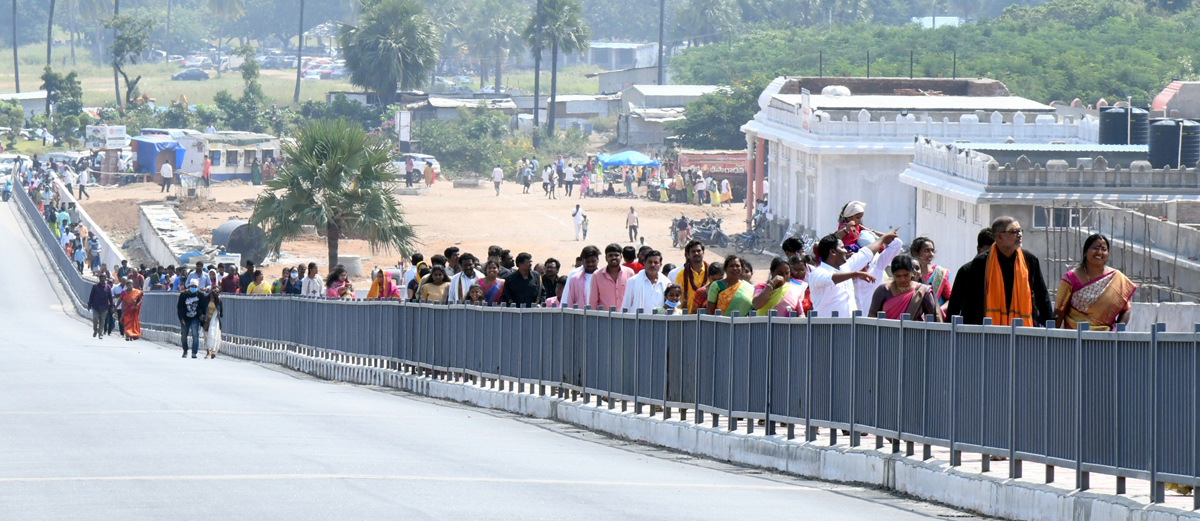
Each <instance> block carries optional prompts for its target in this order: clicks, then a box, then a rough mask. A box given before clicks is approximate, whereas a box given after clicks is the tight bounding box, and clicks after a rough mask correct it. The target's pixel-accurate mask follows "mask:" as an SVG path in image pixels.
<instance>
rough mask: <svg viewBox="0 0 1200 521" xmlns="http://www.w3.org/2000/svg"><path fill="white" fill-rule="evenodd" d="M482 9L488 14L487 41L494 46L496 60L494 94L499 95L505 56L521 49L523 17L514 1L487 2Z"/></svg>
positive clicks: (498, 0)
mask: <svg viewBox="0 0 1200 521" xmlns="http://www.w3.org/2000/svg"><path fill="white" fill-rule="evenodd" d="M482 8H483V11H484V12H485V13H487V14H488V17H487V20H488V22H487V36H488V40H489V41H490V42H491V43H492V44H493V45H494V46H495V47H494V49H493V51H492V53H493V55H494V56H493V58H495V60H496V78H495V80H496V92H497V93H499V92H500V89H501V87H502V83H501V72H502V69H503V67H504V57H505V54H506V53H507V52H511V51H513V50H515V49H519V48H520V47H521V22H522V21H523V19H524V17H523V16H522V15H521V12H520V7H519V4H518V2H517V1H515V0H487V1H485V2H484V3H483V4H482Z"/></svg>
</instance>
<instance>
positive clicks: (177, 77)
mask: <svg viewBox="0 0 1200 521" xmlns="http://www.w3.org/2000/svg"><path fill="white" fill-rule="evenodd" d="M207 79H208V73H207V72H204V71H202V70H200V69H186V70H184V71H182V72H177V73H175V74H172V75H171V81H204V80H207Z"/></svg>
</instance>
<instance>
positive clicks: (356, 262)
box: [337, 255, 363, 277]
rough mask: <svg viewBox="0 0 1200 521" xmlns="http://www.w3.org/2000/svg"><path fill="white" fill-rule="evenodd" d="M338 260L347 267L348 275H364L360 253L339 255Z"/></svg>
mask: <svg viewBox="0 0 1200 521" xmlns="http://www.w3.org/2000/svg"><path fill="white" fill-rule="evenodd" d="M337 260H338V264H341V265H342V266H344V267H345V268H346V274H347V275H349V276H351V277H361V276H362V274H363V270H362V258H361V257H359V256H358V255H338V258H337Z"/></svg>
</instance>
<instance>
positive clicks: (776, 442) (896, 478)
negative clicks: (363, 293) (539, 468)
mask: <svg viewBox="0 0 1200 521" xmlns="http://www.w3.org/2000/svg"><path fill="white" fill-rule="evenodd" d="M143 335H144V338H146V339H147V340H151V341H156V342H166V343H169V344H171V345H172V346H178V342H179V335H178V333H174V332H165V331H155V330H143ZM255 343H256V344H259V345H247V344H240V343H233V342H223V343H222V346H223V347H222V353H223V356H232V357H235V358H241V359H245V360H250V361H254V362H262V363H273V364H279V365H282V366H284V367H287V368H290V369H293V370H296V371H301V372H304V373H307V374H310V375H313V376H316V377H318V378H324V379H328V380H335V381H339V382H346V383H353V384H361V385H374V386H381V387H388V388H394V389H399V390H402V391H406V392H411V393H415V394H420V395H424V396H429V397H433V398H439V399H445V400H451V401H455V402H459V403H467V404H472V405H476V406H479V407H485V408H489V409H497V410H503V411H508V412H512V413H517V414H522V415H526V416H533V417H536V418H546V419H552V420H557V421H562V422H566V423H570V424H574V425H578V426H580V427H583V428H587V429H591V430H594V431H599V432H604V433H608V434H612V435H614V436H619V437H622V438H626V439H630V440H633V441H638V442H642V443H649V444H651V445H656V446H660V447H666V448H669V449H675V450H680V451H683V452H687V453H690V454H696V455H701V456H707V457H710V458H714V459H718V460H723V461H730V462H734V463H740V464H745V465H752V466H756V467H763V468H768V469H772V470H776V471H780V472H787V473H790V474H796V475H800V476H805V477H811V478H817V479H823V480H829V481H839V482H847V483H859V484H866V485H870V486H875V487H880V488H884V489H888V490H892V491H895V492H898V493H902V494H906V495H910V496H913V497H916V498H919V499H923V500H927V501H935V502H938V503H943V504H946V505H950V506H954V507H958V508H962V509H965V510H970V511H974V512H978V513H981V514H985V515H988V516H996V517H1002V518H1006V519H1017V520H1022V521H1024V520H1028V521H1058V520H1061V521H1076V520H1087V521H1184V520H1196V519H1200V514H1197V513H1196V512H1191V511H1185V510H1180V509H1178V508H1172V507H1167V506H1163V505H1146V504H1142V503H1139V502H1137V501H1135V500H1133V499H1130V498H1127V497H1123V496H1117V495H1111V494H1103V493H1094V492H1088V491H1079V490H1068V489H1064V488H1059V487H1055V486H1052V485H1043V484H1038V483H1032V482H1028V481H1020V480H1014V479H1008V478H1004V477H998V476H990V475H984V474H978V473H972V472H967V471H962V470H959V469H956V468H953V467H950V466H949V465H948V464H947V463H946V462H942V461H920V460H919V459H915V458H910V457H906V456H904V455H903V454H902V453H901V454H891V453H888V452H883V451H879V450H874V449H871V448H867V447H865V446H860V447H853V448H852V447H847V446H828V445H822V444H820V443H808V442H803V441H799V440H787V439H786V438H784V437H783V436H782V435H775V436H763V435H754V434H742V433H738V432H729V431H726V430H724V429H721V428H714V427H711V426H708V425H698V424H695V423H692V422H688V421H681V420H664V419H662V418H654V417H648V416H646V415H644V414H636V413H634V412H632V410H630V411H628V412H622V411H620V410H619V409H613V410H610V409H608V408H607V407H601V406H596V405H589V404H585V403H582V402H576V401H571V400H564V399H561V398H557V397H553V396H540V395H536V394H532V392H531V393H519V392H513V391H511V390H509V391H503V390H494V389H487V388H483V387H481V386H477V385H473V384H469V383H456V382H451V381H444V380H436V379H430V378H426V377H423V376H417V375H413V374H408V373H405V372H402V371H400V370H399V369H400V367H399V362H397V361H395V360H391V359H386V358H382V357H372V356H360V355H348V354H343V353H332V352H321V351H320V350H315V349H311V348H303V347H301V346H284V345H279V344H266V343H260V342H255ZM531 389H532V386H531Z"/></svg>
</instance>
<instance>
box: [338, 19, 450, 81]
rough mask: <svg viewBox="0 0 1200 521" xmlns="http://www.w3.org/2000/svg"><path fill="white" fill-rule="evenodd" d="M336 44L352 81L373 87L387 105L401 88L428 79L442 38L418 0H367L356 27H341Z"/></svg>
mask: <svg viewBox="0 0 1200 521" xmlns="http://www.w3.org/2000/svg"><path fill="white" fill-rule="evenodd" d="M338 43H339V44H340V45H341V48H342V56H343V57H345V59H346V70H348V71H350V83H353V84H354V85H358V86H359V87H363V88H366V89H370V90H373V91H375V95H377V96H379V101H380V103H383V104H384V105H387V104H389V103H391V102H392V100H393V99H395V98H396V90H397V88H400V89H405V90H407V89H414V88H417V87H420V86H421V85H424V84H425V82H426V81H429V79H430V76H431V75H432V74H433V70H434V68H436V67H437V60H438V47H439V44H440V40H439V39H438V36H437V31H436V30H435V29H434V26H433V23H432V22H430V20H429V17H427V16H426V15H425V9H424V8H423V7H422V6H421V4H419V3H417V2H416V1H415V0H377V1H376V2H374V3H369V4H363V12H362V14H361V15H360V20H359V24H358V25H357V26H352V25H346V24H343V25H342V26H341V27H340V28H339V30H338Z"/></svg>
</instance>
